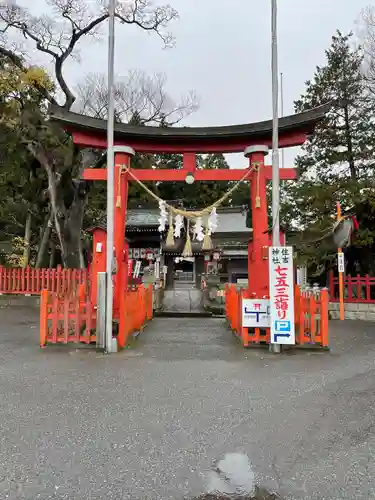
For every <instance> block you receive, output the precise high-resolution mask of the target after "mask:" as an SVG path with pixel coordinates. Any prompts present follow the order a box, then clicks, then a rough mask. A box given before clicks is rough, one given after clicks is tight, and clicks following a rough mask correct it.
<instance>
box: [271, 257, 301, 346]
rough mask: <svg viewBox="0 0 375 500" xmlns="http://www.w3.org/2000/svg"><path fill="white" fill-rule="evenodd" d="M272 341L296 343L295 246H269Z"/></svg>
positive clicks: (274, 342)
mask: <svg viewBox="0 0 375 500" xmlns="http://www.w3.org/2000/svg"><path fill="white" fill-rule="evenodd" d="M269 275H270V306H271V343H272V344H289V345H294V344H295V343H296V338H295V327H294V280H293V247H270V248H269Z"/></svg>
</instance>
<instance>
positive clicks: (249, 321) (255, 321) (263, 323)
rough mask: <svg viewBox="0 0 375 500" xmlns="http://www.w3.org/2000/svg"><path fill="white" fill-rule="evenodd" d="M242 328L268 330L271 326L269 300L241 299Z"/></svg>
mask: <svg viewBox="0 0 375 500" xmlns="http://www.w3.org/2000/svg"><path fill="white" fill-rule="evenodd" d="M242 326H244V327H247V328H269V327H270V326H271V317H270V301H269V299H242Z"/></svg>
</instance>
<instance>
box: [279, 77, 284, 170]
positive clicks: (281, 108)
mask: <svg viewBox="0 0 375 500" xmlns="http://www.w3.org/2000/svg"><path fill="white" fill-rule="evenodd" d="M283 77H284V74H283V73H282V72H281V73H280V116H281V117H283V116H284V78H283ZM284 153H285V151H284V148H282V150H281V168H284V167H285V155H284Z"/></svg>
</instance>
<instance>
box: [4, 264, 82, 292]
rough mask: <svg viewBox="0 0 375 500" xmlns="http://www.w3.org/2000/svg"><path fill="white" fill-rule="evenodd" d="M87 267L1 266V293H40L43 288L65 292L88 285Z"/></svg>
mask: <svg viewBox="0 0 375 500" xmlns="http://www.w3.org/2000/svg"><path fill="white" fill-rule="evenodd" d="M87 282H88V271H87V269H63V268H61V267H60V266H58V267H57V268H56V269H34V268H32V267H24V268H21V267H13V268H7V267H2V266H0V293H3V294H20V295H40V293H41V291H42V290H48V291H49V292H56V293H63V292H70V291H73V290H76V289H77V287H78V285H84V286H85V287H86V286H87Z"/></svg>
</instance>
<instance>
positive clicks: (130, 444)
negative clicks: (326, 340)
mask: <svg viewBox="0 0 375 500" xmlns="http://www.w3.org/2000/svg"><path fill="white" fill-rule="evenodd" d="M37 324H38V312H37V311H36V310H35V309H31V308H30V309H28V308H16V307H13V308H4V309H0V325H1V327H0V345H1V350H0V391H1V420H0V443H1V446H0V498H4V499H5V498H8V499H12V500H13V499H17V500H26V499H27V500H36V499H38V498H40V499H42V500H46V499H49V498H51V499H56V500H63V499H66V500H78V499H79V500H86V499H87V500H91V499H95V500H99V499H100V500H102V499H103V500H104V499H116V500H120V499H121V500H123V499H129V500H138V499H139V500H143V499H145V500H148V499H150V500H154V499H155V500H156V499H158V500H159V499H160V500H161V499H162V500H169V499H178V500H179V499H182V498H190V497H191V496H193V495H197V494H198V493H200V492H202V491H204V486H205V478H206V477H207V471H208V470H209V469H210V468H211V467H212V466H213V464H214V462H215V461H216V460H217V459H220V458H221V457H222V456H223V455H224V454H225V453H231V452H238V451H239V452H241V451H242V452H244V453H246V454H248V456H249V457H250V459H251V461H252V465H253V469H254V472H255V473H256V475H257V476H258V481H259V482H261V483H262V484H264V485H266V486H273V487H275V488H277V489H278V490H280V491H281V493H283V494H284V495H285V497H286V496H287V495H290V496H289V497H290V498H294V499H296V500H300V499H312V500H315V499H316V500H318V499H319V500H323V499H325V500H339V499H340V500H341V499H348V500H349V499H350V500H354V499H361V500H369V499H371V498H374V497H375V417H374V415H375V378H374V375H375V362H374V355H375V327H374V325H373V324H367V323H361V322H355V323H350V322H346V323H345V324H343V325H341V324H340V323H338V322H336V323H331V331H332V337H333V341H332V345H333V351H332V353H329V354H327V353H324V354H323V353H320V354H309V353H307V352H300V353H297V354H285V355H282V356H279V357H274V356H272V355H270V354H269V353H268V352H267V351H263V350H246V351H245V350H243V349H242V348H241V347H240V346H239V345H238V344H237V342H236V341H235V339H234V338H233V337H232V336H231V334H230V333H228V332H227V330H226V328H225V326H224V324H223V322H222V320H219V319H212V318H208V319H207V318H205V319H203V320H202V319H198V318H193V319H190V318H189V319H157V320H154V322H153V324H152V326H151V325H150V326H149V327H148V328H147V329H146V331H145V332H144V333H143V334H142V336H141V337H140V338H139V340H138V341H137V343H136V345H135V347H134V348H132V349H129V350H126V351H124V352H122V353H120V354H117V355H112V356H104V355H100V354H97V353H96V352H93V351H92V350H88V349H78V350H76V349H74V348H70V347H66V346H62V347H58V348H55V347H48V348H46V349H44V350H40V349H39V347H38V329H37Z"/></svg>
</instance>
